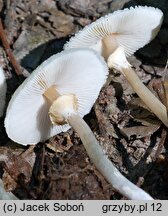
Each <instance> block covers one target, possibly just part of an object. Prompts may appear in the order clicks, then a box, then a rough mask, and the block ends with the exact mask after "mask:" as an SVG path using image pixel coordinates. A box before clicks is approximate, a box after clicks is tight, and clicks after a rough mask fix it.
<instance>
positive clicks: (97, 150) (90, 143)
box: [68, 114, 152, 200]
mask: <svg viewBox="0 0 168 216" xmlns="http://www.w3.org/2000/svg"><path fill="white" fill-rule="evenodd" d="M68 123H69V124H70V125H71V126H72V127H73V128H74V130H75V131H76V132H77V133H78V135H79V136H80V138H81V140H82V142H83V145H84V147H85V149H86V151H87V153H88V155H89V157H90V158H91V160H92V162H93V163H94V165H95V166H96V168H97V169H98V170H99V171H100V172H101V174H102V175H103V176H104V177H105V178H106V179H107V181H108V182H109V183H111V184H112V186H113V187H114V188H115V189H116V190H118V191H119V192H120V193H121V194H122V195H124V196H125V197H127V198H129V199H132V200H152V197H151V196H150V195H148V194H147V193H146V192H145V191H143V190H142V189H140V188H139V187H137V186H136V185H134V184H133V183H131V182H130V181H129V180H128V179H127V178H125V177H124V176H123V175H122V174H121V173H120V172H119V171H118V170H117V169H116V168H115V166H114V165H113V164H112V162H111V161H110V160H109V159H108V158H107V157H106V156H105V154H104V153H103V150H102V148H101V147H100V145H99V143H98V142H97V140H96V138H95V136H94V134H93V132H92V131H91V130H90V128H89V126H88V125H87V124H86V123H85V121H84V120H83V119H82V118H81V117H80V116H79V115H77V114H73V115H71V116H70V117H69V118H68Z"/></svg>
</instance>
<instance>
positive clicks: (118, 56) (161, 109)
mask: <svg viewBox="0 0 168 216" xmlns="http://www.w3.org/2000/svg"><path fill="white" fill-rule="evenodd" d="M107 63H108V66H109V68H115V69H117V70H119V71H120V72H122V73H123V74H124V75H125V77H126V79H127V80H128V82H129V83H130V85H131V86H132V88H133V90H134V91H135V92H136V93H137V95H138V96H139V97H140V98H141V99H142V101H144V103H145V104H146V105H147V106H148V107H149V108H150V109H151V111H152V112H153V113H154V114H155V115H156V116H157V117H158V118H159V119H160V120H161V121H162V122H163V123H164V124H165V125H166V126H167V127H168V118H167V112H166V107H165V106H164V105H163V104H162V103H161V102H160V101H159V100H158V98H157V97H155V95H154V94H153V93H152V92H151V91H150V90H149V89H148V88H147V87H146V86H145V85H144V84H143V83H142V81H141V80H140V79H139V77H138V76H137V74H136V73H135V71H134V70H133V69H132V68H131V65H130V64H129V62H128V61H127V59H126V57H125V53H124V49H123V48H122V47H119V48H117V50H116V51H115V52H114V53H113V54H111V55H110V56H109V58H108V60H107Z"/></svg>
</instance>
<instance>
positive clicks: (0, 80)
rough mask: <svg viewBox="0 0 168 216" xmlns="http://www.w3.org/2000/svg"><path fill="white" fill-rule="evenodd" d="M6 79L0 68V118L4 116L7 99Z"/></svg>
mask: <svg viewBox="0 0 168 216" xmlns="http://www.w3.org/2000/svg"><path fill="white" fill-rule="evenodd" d="M6 89H7V87H6V79H5V75H4V71H3V69H2V68H1V67H0V117H1V116H2V115H3V111H4V106H5V99H6Z"/></svg>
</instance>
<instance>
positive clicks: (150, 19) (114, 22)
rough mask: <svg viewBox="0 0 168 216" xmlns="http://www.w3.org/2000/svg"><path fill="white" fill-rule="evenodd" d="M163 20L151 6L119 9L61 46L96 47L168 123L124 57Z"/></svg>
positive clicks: (145, 40)
mask: <svg viewBox="0 0 168 216" xmlns="http://www.w3.org/2000/svg"><path fill="white" fill-rule="evenodd" d="M162 19H163V13H162V11H161V10H159V9H157V8H153V7H147V6H145V7H142V6H138V7H135V8H130V9H124V10H118V11H116V12H114V13H112V14H109V15H106V16H105V17H102V18H100V19H98V20H97V21H95V22H93V23H92V24H90V25H89V26H86V27H85V28H84V29H83V30H82V31H80V32H79V33H77V34H76V35H75V36H74V37H72V38H71V39H70V41H69V42H67V43H66V44H65V46H64V49H65V50H67V49H71V48H80V47H89V48H92V49H94V50H96V51H97V52H98V53H99V54H101V55H102V56H103V57H104V58H105V59H106V61H107V64H108V66H109V68H115V69H117V70H119V71H120V72H122V73H123V74H124V75H125V77H126V79H127V80H128V82H129V83H130V85H131V86H132V88H133V89H134V91H135V92H136V93H137V95H138V96H139V97H140V98H141V99H142V100H143V101H144V103H145V104H146V105H147V106H148V107H149V108H150V109H151V111H152V112H153V113H154V114H155V115H156V116H157V117H158V118H159V119H160V120H161V121H162V122H163V123H164V124H165V125H166V126H168V119H167V112H166V107H165V106H164V105H163V104H162V103H161V102H160V101H159V100H158V99H157V97H155V95H154V94H152V92H151V91H150V90H149V89H148V88H147V87H146V86H145V85H144V84H143V83H142V82H141V80H140V79H139V77H138V76H137V75H136V73H135V72H134V70H133V69H132V68H131V65H130V64H129V63H128V61H127V59H126V57H128V56H130V55H132V54H133V53H134V52H135V51H136V50H138V49H139V48H141V47H143V46H145V45H146V44H147V43H149V42H150V41H151V40H152V39H153V38H154V37H155V36H156V35H157V33H158V31H159V29H160V26H161V24H162Z"/></svg>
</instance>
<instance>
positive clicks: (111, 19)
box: [64, 6, 163, 58]
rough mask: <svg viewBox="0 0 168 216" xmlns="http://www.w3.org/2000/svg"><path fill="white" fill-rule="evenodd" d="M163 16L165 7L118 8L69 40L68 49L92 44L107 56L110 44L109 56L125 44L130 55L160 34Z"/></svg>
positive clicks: (124, 46)
mask: <svg viewBox="0 0 168 216" xmlns="http://www.w3.org/2000/svg"><path fill="white" fill-rule="evenodd" d="M162 19H163V13H162V11H161V10H159V9H157V8H153V7H147V6H144V7H142V6H137V7H135V8H132V7H131V8H130V9H128V8H126V9H124V10H118V11H116V12H114V13H112V14H109V15H106V16H104V17H102V18H100V19H98V20H96V21H95V22H93V23H92V24H90V25H88V26H86V27H85V28H84V29H83V30H81V31H80V32H79V33H77V34H75V36H74V37H72V38H71V39H70V41H69V42H67V43H66V44H65V46H64V49H65V50H67V49H71V48H80V47H90V48H93V49H94V50H96V51H97V52H99V53H100V54H102V55H103V56H104V52H105V50H103V49H106V48H107V49H108V56H109V55H110V54H111V53H112V52H113V51H114V50H115V49H116V48H118V47H119V46H121V47H123V48H124V50H125V54H126V56H129V55H132V54H133V53H134V52H135V51H136V50H138V49H139V48H141V47H143V46H145V45H146V44H147V43H149V42H150V41H151V40H152V39H153V38H154V37H155V36H156V35H157V33H158V31H159V29H160V26H161V24H162ZM111 36H112V37H111ZM103 40H104V41H103ZM108 56H104V57H106V58H108Z"/></svg>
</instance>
